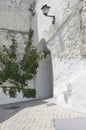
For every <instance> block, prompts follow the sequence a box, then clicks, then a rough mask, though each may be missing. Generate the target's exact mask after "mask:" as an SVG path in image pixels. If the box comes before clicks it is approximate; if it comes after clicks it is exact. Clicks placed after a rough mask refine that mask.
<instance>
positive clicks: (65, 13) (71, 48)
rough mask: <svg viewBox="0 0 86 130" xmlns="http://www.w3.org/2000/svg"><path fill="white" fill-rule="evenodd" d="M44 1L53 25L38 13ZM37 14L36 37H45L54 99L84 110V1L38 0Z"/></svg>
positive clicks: (81, 110) (85, 27)
mask: <svg viewBox="0 0 86 130" xmlns="http://www.w3.org/2000/svg"><path fill="white" fill-rule="evenodd" d="M44 4H47V5H49V6H51V8H50V11H49V14H50V15H55V17H56V23H55V25H53V24H52V18H49V17H46V16H44V15H43V14H42V11H41V7H42V6H43V5H44ZM37 13H38V32H39V40H41V39H42V38H45V40H46V42H47V47H48V48H49V49H50V50H51V55H52V64H53V90H54V98H55V101H56V102H57V103H58V104H59V105H63V106H66V107H69V108H72V109H74V110H77V111H80V112H83V113H86V96H85V95H86V80H85V77H86V60H85V59H86V35H85V34H86V1H85V0H58V1H57V0H53V1H52V0H45V1H42V0H38V4H37Z"/></svg>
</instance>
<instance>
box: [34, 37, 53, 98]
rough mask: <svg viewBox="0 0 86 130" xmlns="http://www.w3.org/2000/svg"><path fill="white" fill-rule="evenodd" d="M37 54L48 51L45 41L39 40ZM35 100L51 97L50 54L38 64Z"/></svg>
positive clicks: (51, 72) (51, 73)
mask: <svg viewBox="0 0 86 130" xmlns="http://www.w3.org/2000/svg"><path fill="white" fill-rule="evenodd" d="M37 49H38V52H39V51H41V50H48V51H49V49H48V48H47V46H46V40H45V39H41V40H40V43H39V44H38V46H37ZM36 92H37V95H36V96H37V98H49V97H52V96H53V71H52V59H51V53H50V54H48V56H47V57H46V58H45V59H42V60H41V61H40V62H39V68H38V73H37V76H36Z"/></svg>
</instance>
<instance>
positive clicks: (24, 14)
mask: <svg viewBox="0 0 86 130" xmlns="http://www.w3.org/2000/svg"><path fill="white" fill-rule="evenodd" d="M32 3H33V1H32V0H24V1H23V0H1V1H0V46H2V45H6V47H8V46H9V45H11V43H12V42H11V40H12V38H13V37H15V39H16V40H17V43H18V56H19V59H22V57H23V54H24V48H25V46H26V44H25V42H26V40H27V32H28V31H29V28H30V27H32V15H31V12H30V11H28V9H29V8H30V6H31V4H32ZM6 85H7V83H6ZM28 86H29V88H34V87H35V85H34V80H31V81H29V83H28ZM25 100H29V99H27V98H23V97H22V94H21V93H20V94H19V93H17V97H16V98H10V97H9V95H5V94H4V93H3V92H2V89H1V88H0V104H6V103H12V102H18V101H25Z"/></svg>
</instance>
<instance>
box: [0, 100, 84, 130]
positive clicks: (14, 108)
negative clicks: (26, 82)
mask: <svg viewBox="0 0 86 130" xmlns="http://www.w3.org/2000/svg"><path fill="white" fill-rule="evenodd" d="M83 116H86V115H83V114H80V113H77V112H75V111H72V110H70V109H66V108H63V107H58V105H56V104H55V103H54V101H53V99H46V100H34V101H27V102H21V103H15V104H10V105H2V106H0V121H1V123H0V130H55V125H54V121H55V119H57V118H67V117H73V118H75V117H83Z"/></svg>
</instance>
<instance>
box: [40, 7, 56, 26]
mask: <svg viewBox="0 0 86 130" xmlns="http://www.w3.org/2000/svg"><path fill="white" fill-rule="evenodd" d="M50 8H51V7H50V6H47V4H45V5H43V6H42V8H41V10H42V12H43V14H44V15H45V16H47V17H52V18H53V21H52V24H55V16H53V15H48V13H49V10H50Z"/></svg>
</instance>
